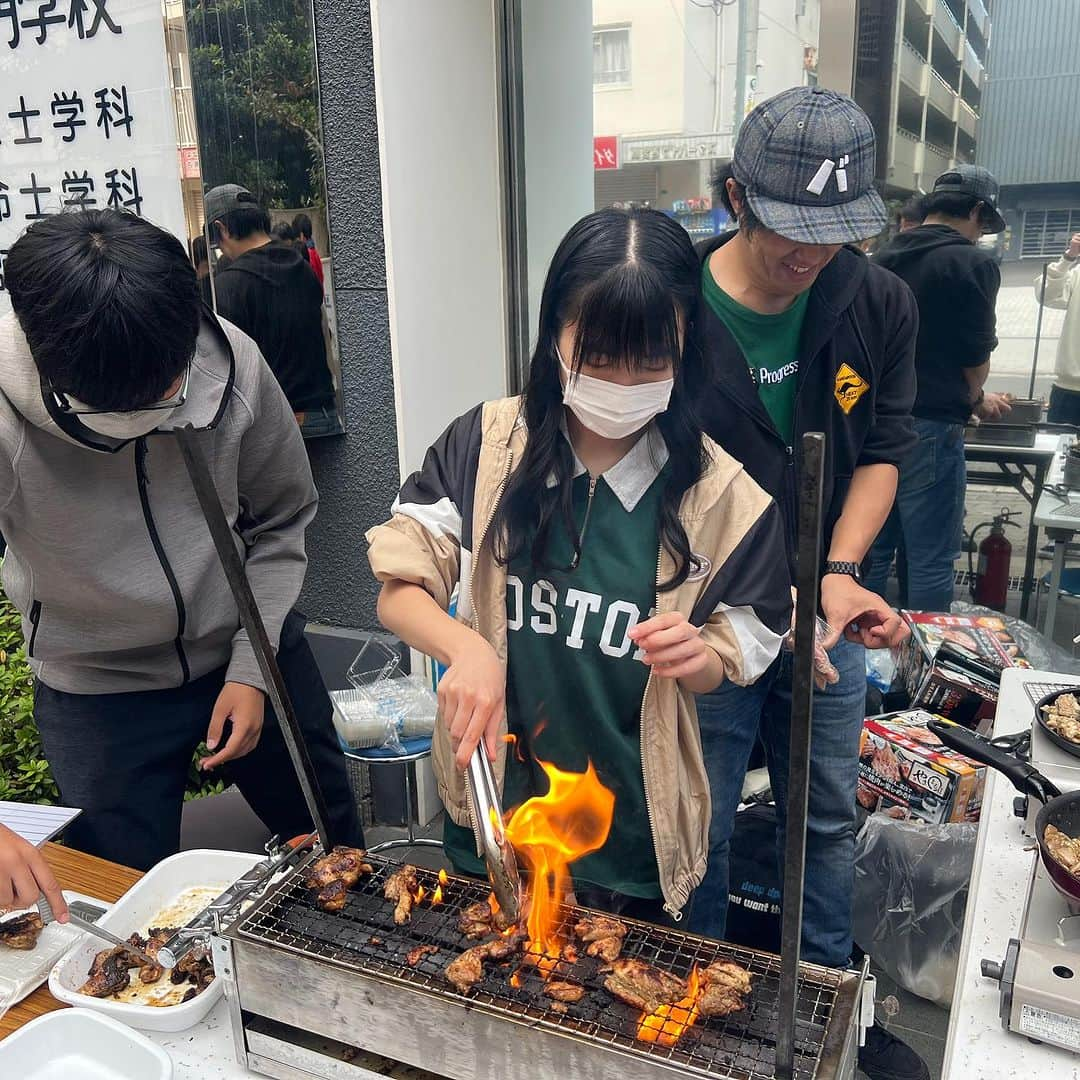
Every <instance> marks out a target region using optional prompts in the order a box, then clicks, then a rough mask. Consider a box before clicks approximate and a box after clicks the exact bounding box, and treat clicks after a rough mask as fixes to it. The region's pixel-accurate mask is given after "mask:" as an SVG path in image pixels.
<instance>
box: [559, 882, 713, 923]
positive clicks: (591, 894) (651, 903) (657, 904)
mask: <svg viewBox="0 0 1080 1080" xmlns="http://www.w3.org/2000/svg"><path fill="white" fill-rule="evenodd" d="M574 896H575V897H576V898H577V902H578V903H579V904H580V905H581V906H582V907H588V908H595V909H596V910H597V911H606V912H607V913H608V914H609V915H621V916H623V917H625V918H627V919H639V920H640V921H641V922H647V923H653V924H654V925H655V926H670V927H677V926H678V925H679V924H678V923H677V922H676V921H675V920H674V919H673V918H672V917H671V916H670V915H669V914H668V913H667V912H666V911H665V910H664V901H663V900H645V899H643V898H641V897H639V896H627V895H626V893H620V892H612V891H611V890H610V889H594V888H590V887H580V888H579V887H577V886H575V887H574ZM693 903H694V898H693V897H692V896H691V897H690V901H689V903H688V904H687V905H686V907H684V908H683V917H684V918H686V917H687V916H689V915H690V911H691V909H692V907H693Z"/></svg>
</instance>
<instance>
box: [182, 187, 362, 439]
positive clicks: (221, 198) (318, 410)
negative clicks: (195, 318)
mask: <svg viewBox="0 0 1080 1080" xmlns="http://www.w3.org/2000/svg"><path fill="white" fill-rule="evenodd" d="M203 206H204V211H205V214H206V221H207V223H208V224H209V226H210V228H212V229H213V230H214V232H215V235H216V238H217V242H218V245H219V246H220V247H221V250H222V251H223V252H224V253H225V255H226V256H227V257H228V258H229V260H230V261H229V265H228V266H227V267H226V268H225V269H224V270H219V272H218V273H217V275H216V277H215V279H214V290H215V293H216V295H217V310H218V314H219V315H221V316H222V317H223V318H225V319H228V320H229V322H231V323H234V324H235V325H236V326H238V327H240V329H241V330H243V331H244V332H245V333H246V334H249V335H250V336H251V337H252V338H253V339H254V340H255V343H256V344H257V345H258V346H259V349H260V351H261V352H262V354H263V356H264V357H265V358H266V362H267V363H268V364H269V365H270V370H271V371H272V372H273V373H274V374H275V375H276V376H277V379H278V382H279V383H281V388H282V389H283V390H284V391H285V396H286V397H287V398H288V399H289V404H290V405H291V406H292V410H293V412H294V413H295V415H296V421H297V423H298V424H299V425H300V429H301V432H302V434H303V435H304V437H305V438H311V437H314V436H319V435H333V434H338V433H340V432H341V430H342V429H341V422H340V420H339V419H338V414H337V403H336V399H335V395H334V383H333V378H332V376H331V374H330V368H329V367H328V366H327V361H326V341H325V338H324V337H323V325H322V289H321V288H320V286H319V283H318V281H316V280H315V275H314V274H313V273H312V271H311V267H310V265H309V264H308V261H307V260H306V259H305V258H304V256H303V255H301V254H300V253H299V252H298V251H297V249H296V248H294V247H292V246H290V245H288V244H280V243H274V242H273V239H274V238H273V237H272V236H271V234H270V227H271V226H270V215H269V214H268V213H267V212H266V210H264V209H263V208H262V207H261V206H260V205H259V204H258V202H257V201H256V199H255V196H254V195H252V194H251V192H250V191H248V190H246V189H245V188H242V187H240V186H239V185H238V184H222V185H221V186H220V187H216V188H213V189H212V190H211V191H209V192H207V194H206V197H205V199H204V201H203Z"/></svg>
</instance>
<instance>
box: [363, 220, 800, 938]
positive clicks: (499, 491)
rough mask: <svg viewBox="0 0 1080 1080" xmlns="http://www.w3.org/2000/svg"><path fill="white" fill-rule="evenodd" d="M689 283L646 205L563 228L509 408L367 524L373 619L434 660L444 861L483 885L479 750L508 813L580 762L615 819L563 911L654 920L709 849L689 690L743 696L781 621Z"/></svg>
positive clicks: (754, 494)
mask: <svg viewBox="0 0 1080 1080" xmlns="http://www.w3.org/2000/svg"><path fill="white" fill-rule="evenodd" d="M697 277H698V268H697V260H696V258H695V256H694V249H693V247H692V245H691V243H690V239H689V237H688V236H687V235H686V232H685V231H684V230H683V228H682V227H681V226H680V225H678V224H677V223H676V222H674V221H672V220H671V219H670V218H668V217H666V216H664V215H663V214H661V213H659V212H658V211H655V210H631V211H629V212H625V211H621V210H601V211H597V212H596V213H593V214H589V215H588V216H587V217H585V218H582V220H581V221H579V222H578V223H577V224H576V225H575V226H574V227H573V228H572V229H571V230H570V232H569V233H568V234H567V235H566V237H565V238H564V239H563V241H562V243H561V244H560V245H559V248H558V250H557V251H556V252H555V255H554V257H553V258H552V262H551V267H550V269H549V270H548V274H547V280H546V283H545V285H544V292H543V297H542V299H541V303H540V327H539V334H538V338H537V346H536V351H535V352H534V354H533V358H532V363H531V367H530V373H529V382H528V387H527V389H526V391H525V394H524V396H523V397H522V398H511V399H509V400H506V401H491V402H487V403H486V404H484V405H481V406H477V407H476V408H475V409H473V410H472V411H471V412H469V413H467V414H466V415H465V416H463V417H461V418H460V419H458V420H456V421H454V423H453V424H452V425H451V426H450V428H449V429H448V430H447V431H446V433H445V434H444V435H443V436H442V437H441V438H440V439H439V441H438V442H437V443H436V444H435V445H434V446H433V447H432V448H431V449H430V450H429V451H428V453H427V456H426V458H425V460H424V464H423V467H422V468H421V469H420V471H419V472H417V473H415V474H414V475H413V476H412V477H411V478H410V479H409V480H407V481H406V483H405V486H404V487H403V488H402V490H401V494H400V495H399V496H398V500H397V502H396V503H395V506H394V513H393V517H392V518H391V519H390V521H388V522H387V523H386V524H385V525H381V526H379V527H377V528H375V529H372V530H371V531H370V532H369V533H368V541H369V544H370V552H369V558H370V561H371V566H372V569H373V570H374V571H375V575H376V577H377V578H378V579H379V580H380V581H381V582H382V583H383V586H382V593H381V595H380V598H379V618H380V619H381V620H382V622H383V625H385V626H386V627H387V628H388V629H389V630H391V631H392V632H393V633H395V634H397V635H398V636H399V637H400V638H401V639H402V640H403V641H405V642H407V643H408V644H409V645H411V646H412V647H413V648H416V649H419V650H421V651H422V652H424V653H426V654H428V655H429V656H433V657H434V658H435V659H437V660H438V661H439V662H440V663H442V664H445V665H446V666H447V671H446V674H445V675H444V676H443V678H442V680H441V681H440V683H439V703H440V713H441V722H440V723H439V724H438V726H437V728H436V735H435V746H434V759H433V760H434V764H435V773H436V776H437V778H438V782H439V792H440V795H441V796H442V799H443V802H444V803H445V805H446V809H447V824H446V829H445V833H444V837H445V843H446V853H447V855H448V857H449V858H450V859H451V861H452V863H453V864H454V866H455V868H457V869H459V870H460V871H463V872H467V873H478V874H483V873H484V868H483V864H482V863H480V862H479V861H478V860H477V858H476V842H475V840H474V837H473V834H472V831H471V829H470V828H469V821H470V819H469V809H468V805H467V801H466V793H465V784H464V772H463V770H464V769H465V767H466V765H467V764H468V761H469V759H470V757H471V755H472V753H473V750H474V749H475V748H476V747H477V746H478V745H480V743H481V741H482V742H483V746H484V748H485V752H486V753H487V754H488V755H489V756H490V757H491V758H492V759H493V760H494V761H495V770H496V775H497V777H498V780H499V786H500V790H502V791H503V792H504V799H503V803H504V806H505V807H506V808H507V809H508V810H509V809H511V808H513V807H515V806H517V805H519V804H520V803H522V802H523V801H525V800H526V799H528V798H529V797H531V796H533V795H543V794H545V793H546V791H547V786H548V783H547V778H546V777H545V775H544V773H543V772H542V771H541V768H540V766H539V765H538V764H537V762H538V761H544V762H551V763H552V764H554V765H555V766H557V767H558V768H560V769H564V770H569V771H574V772H583V771H584V770H585V769H586V766H587V765H588V763H589V762H590V761H591V762H592V764H593V765H594V766H595V768H596V771H597V775H598V777H599V779H600V781H601V783H602V784H604V786H605V787H607V788H608V789H609V790H611V791H613V792H614V794H615V816H614V822H613V824H612V827H611V832H610V834H609V836H608V838H607V842H606V843H605V844H604V846H603V847H601V848H600V849H599V850H598V851H596V852H594V853H593V854H590V855H587V856H585V857H584V858H582V859H580V860H578V861H577V862H575V863H574V864H573V866H572V867H571V874H572V875H573V880H574V891H575V894H576V896H577V899H578V901H580V902H581V903H583V904H585V905H587V906H592V907H599V908H601V909H604V910H607V911H611V912H614V913H620V914H626V915H629V916H633V917H635V918H642V919H646V920H648V921H653V922H668V923H671V922H672V921H673V920H676V919H678V918H679V917H680V913H681V912H682V911H683V910H684V909H685V908H686V907H687V906H688V904H689V903H690V900H691V895H692V893H693V890H694V887H695V886H696V885H697V884H698V882H699V881H700V880H701V876H702V874H703V873H704V870H705V858H706V853H707V846H708V829H709V789H708V778H707V776H706V774H705V766H704V763H703V761H702V757H701V747H700V743H699V741H698V734H697V717H696V715H695V712H694V694H695V693H698V692H701V691H703V690H708V689H711V688H712V687H714V686H716V685H717V684H718V683H719V682H721V680H724V681H728V680H731V681H733V682H735V683H740V684H741V683H749V682H753V680H754V679H756V678H758V676H760V675H761V674H762V673H763V672H764V671H765V670H766V668H768V666H769V664H770V663H771V662H772V660H773V658H774V657H775V656H776V654H777V652H778V651H779V648H780V643H781V641H782V638H783V635H784V634H785V633H786V631H787V629H788V627H789V625H790V619H791V594H790V588H789V585H788V577H787V574H786V560H785V552H784V538H783V531H782V523H781V518H780V514H779V511H778V510H777V507H776V504H775V503H774V502H773V501H772V500H771V499H769V497H768V496H767V495H766V494H765V493H764V492H763V491H762V490H761V489H760V488H759V487H758V486H757V484H755V483H754V482H753V480H751V479H750V477H749V475H748V474H747V472H746V470H745V469H744V468H743V466H742V465H741V464H740V463H739V462H738V461H736V460H734V459H733V458H732V457H730V456H729V455H727V454H725V453H724V452H723V451H722V450H721V449H720V448H719V447H718V446H716V445H715V444H713V443H712V442H711V441H710V440H708V439H705V438H703V436H702V433H701V428H700V426H699V422H698V420H697V418H696V415H695V411H694V408H693V403H694V402H695V401H696V400H697V393H698V388H699V386H700V382H701V377H702V372H701V358H700V354H699V353H698V351H697V349H696V348H695V347H694V346H693V344H689V345H688V344H687V338H688V335H689V334H690V331H691V326H692V323H693V319H694V314H695V310H696V308H697V303H698V299H697ZM504 467H505V469H506V470H510V472H509V475H508V476H506V475H504ZM489 522H490V523H491V525H490V528H489V527H488V524H489ZM470 568H471V569H470ZM456 589H459V590H460V592H459V593H458V598H457V618H456V619H455V618H452V617H451V616H450V615H448V614H447V609H448V607H449V605H450V602H451V598H452V597H453V596H454V594H455V590H456ZM654 609H655V610H656V611H657V612H658V614H652V612H653V611H654ZM463 617H464V618H466V619H469V620H471V621H461V620H462V618H463ZM474 627H475V629H474ZM508 729H509V732H510V733H511V734H512V735H514V736H516V740H517V749H516V752H515V753H510V754H508V753H507V749H506V743H505V741H504V740H503V739H501V738H500V736H502V735H503V734H504V733H506V732H507V730H508Z"/></svg>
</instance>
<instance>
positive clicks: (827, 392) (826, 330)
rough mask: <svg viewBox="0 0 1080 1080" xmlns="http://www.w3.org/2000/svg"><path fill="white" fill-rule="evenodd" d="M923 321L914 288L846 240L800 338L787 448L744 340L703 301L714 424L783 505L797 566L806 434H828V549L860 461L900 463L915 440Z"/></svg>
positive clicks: (704, 247) (701, 323) (705, 402)
mask: <svg viewBox="0 0 1080 1080" xmlns="http://www.w3.org/2000/svg"><path fill="white" fill-rule="evenodd" d="M729 239H730V236H722V237H714V238H713V239H711V240H707V241H705V242H704V243H703V244H701V245H699V246H698V253H699V255H700V256H701V259H702V263H704V261H705V260H706V259H707V258H708V257H709V255H710V254H711V253H712V252H713V251H714V250H715V249H716V248H718V247H719V246H720V245H721V244H723V243H726V242H727V240H729ZM918 325H919V316H918V312H917V311H916V308H915V300H914V298H913V297H912V295H911V290H910V289H908V287H907V286H906V285H905V284H904V283H903V282H902V281H900V280H899V279H898V278H896V277H894V276H893V275H892V274H890V273H889V272H888V271H887V270H883V269H882V268H881V267H880V266H874V265H872V264H871V263H870V261H869V260H868V259H867V258H866V256H865V255H863V253H862V252H861V251H859V250H857V249H856V248H853V247H845V248H841V249H840V251H838V252H837V253H836V257H835V258H834V259H833V260H832V261H831V262H830V263H829V264H828V265H827V266H826V267H825V269H824V270H822V271H821V273H820V274H819V275H818V279H817V281H815V282H814V284H813V286H812V287H811V290H810V300H809V303H808V305H807V309H806V316H805V319H804V322H803V330H802V339H801V343H800V347H799V357H798V361H799V374H798V383H797V390H796V398H795V425H794V447H788V446H786V445H785V443H784V440H783V439H782V438H781V437H780V434H779V433H778V432H777V430H776V428H775V427H774V426H773V423H772V421H771V420H770V419H769V414H768V413H767V412H766V411H765V407H764V405H762V404H761V399H760V397H758V392H757V387H756V386H755V385H754V380H753V378H752V377H751V375H750V370H749V368H748V367H747V364H746V358H745V357H744V356H743V354H742V351H741V350H740V349H739V347H738V345H737V344H736V343H735V339H734V338H733V337H732V336H731V334H730V333H729V332H728V329H727V327H726V326H725V325H724V324H723V322H722V321H721V320H720V319H719V318H718V317H717V316H716V314H715V313H714V312H713V310H712V309H711V308H710V307H709V305H708V304H707V303H705V302H702V304H701V312H700V316H699V318H698V320H697V328H698V329H697V335H698V340H699V342H700V345H701V349H702V352H703V354H704V359H705V370H706V374H707V378H708V379H709V383H710V385H709V388H708V390H707V392H706V393H705V394H704V395H703V397H702V420H703V422H704V427H705V431H706V433H707V434H708V435H710V436H711V437H712V438H713V439H714V440H715V441H716V442H718V443H719V444H720V445H721V446H722V447H723V448H724V449H725V450H726V451H727V452H728V453H729V454H731V455H732V456H733V457H735V458H737V459H738V460H739V461H741V462H742V463H743V465H744V466H745V467H746V469H747V471H748V472H749V473H750V475H751V476H752V477H753V478H754V479H755V480H756V481H757V482H758V484H760V485H761V487H763V488H764V489H765V490H766V491H767V492H768V493H769V494H770V495H772V496H773V498H774V499H776V501H777V502H778V503H779V504H780V508H781V510H782V511H783V512H784V518H785V521H786V523H787V536H788V544H789V557H790V559H791V562H792V566H794V561H795V543H796V535H795V532H796V521H797V505H796V475H795V472H796V470H795V462H796V457H797V448H798V446H799V445H800V442H801V438H802V436H803V435H804V434H806V433H807V432H810V431H821V432H824V434H825V486H824V489H823V491H822V507H823V510H824V516H825V527H824V537H823V543H822V553H823V555H827V554H828V550H829V543H830V540H831V538H832V531H833V528H834V527H835V525H836V522H837V521H838V520H839V518H840V514H841V512H842V511H843V509H844V500H845V499H846V498H847V493H848V487H849V485H850V483H851V477H852V475H853V474H854V472H855V470H856V469H857V468H858V467H859V466H860V465H876V464H882V463H884V464H887V465H896V466H897V467H899V465H900V462H901V460H902V459H903V458H904V456H905V454H906V453H907V451H908V450H909V449H910V448H911V447H912V446H913V445H914V443H915V434H914V430H913V428H912V422H911V403H912V401H913V399H914V397H915V363H914V351H915V336H916V333H917V331H918Z"/></svg>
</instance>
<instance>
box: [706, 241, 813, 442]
mask: <svg viewBox="0 0 1080 1080" xmlns="http://www.w3.org/2000/svg"><path fill="white" fill-rule="evenodd" d="M701 289H702V292H703V293H704V295H705V300H706V302H707V303H708V305H709V307H710V308H712V310H713V312H714V313H715V314H716V317H717V318H718V319H720V321H721V322H722V323H723V324H724V325H725V326H726V327H727V328H728V330H730V331H731V336H732V337H733V338H734V339H735V341H736V343H737V344H738V346H739V348H740V349H741V350H742V353H743V356H745V357H746V363H747V366H748V367H749V368H750V374H751V375H752V376H753V379H754V383H755V384H756V386H757V388H758V395H759V396H760V398H761V403H762V405H764V406H765V411H766V412H767V413H768V414H769V418H770V419H771V420H772V422H773V425H774V426H775V428H776V430H777V431H778V432H779V433H780V435H781V437H782V438H783V440H784V442H786V443H787V444H788V445H789V446H790V445H791V438H792V432H793V428H794V423H795V386H796V383H797V381H798V375H799V338H800V337H801V335H802V325H803V317H804V316H805V315H806V305H807V302H808V301H809V299H810V290H809V289H807V290H806V292H803V293H800V294H799V295H798V296H797V297H796V298H795V302H794V303H793V304H792V305H791V307H789V308H788V309H787V311H781V312H780V313H779V314H778V315H762V314H761V313H760V312H758V311H754V310H753V309H752V308H748V307H746V306H745V305H744V304H740V303H739V302H738V301H737V300H733V299H732V298H731V297H730V296H728V294H727V293H726V292H724V290H723V289H721V288H720V286H719V285H717V284H716V279H715V278H714V277H713V276H712V271H711V270H710V269H709V264H708V261H706V263H705V265H704V267H702V271H701Z"/></svg>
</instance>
